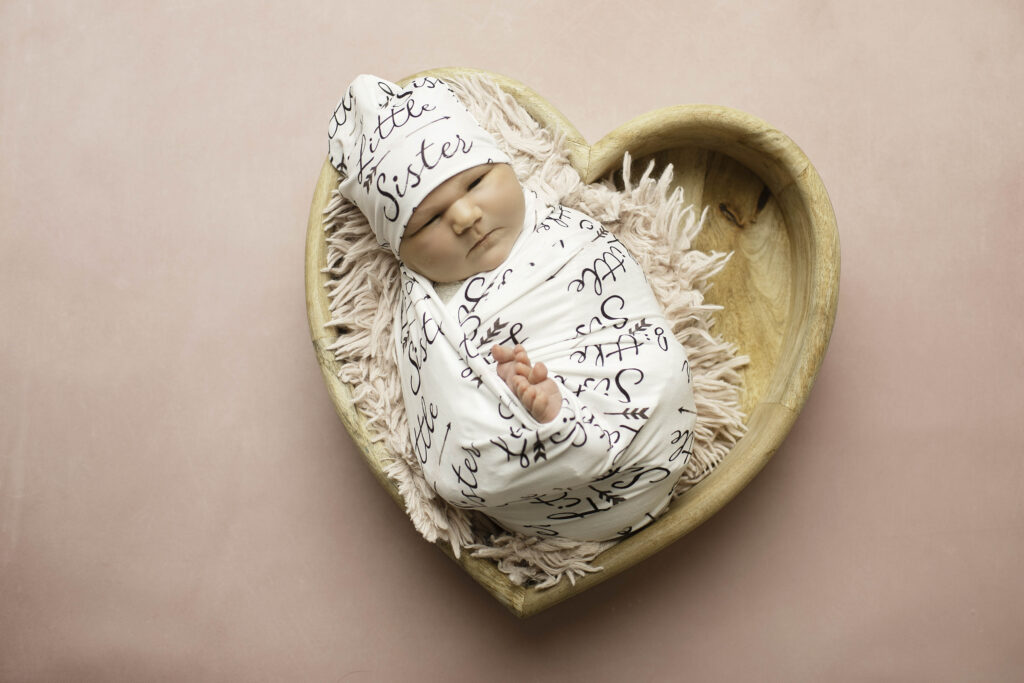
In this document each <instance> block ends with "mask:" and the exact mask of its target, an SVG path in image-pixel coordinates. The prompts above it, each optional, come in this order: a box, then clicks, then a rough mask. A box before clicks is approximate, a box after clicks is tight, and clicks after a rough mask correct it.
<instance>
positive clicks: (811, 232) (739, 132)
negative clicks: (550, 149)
mask: <svg viewBox="0 0 1024 683" xmlns="http://www.w3.org/2000/svg"><path fill="white" fill-rule="evenodd" d="M471 73H483V74H485V75H487V76H488V77H490V78H493V79H494V80H495V81H496V82H497V83H498V84H499V85H500V86H501V87H502V88H503V89H504V90H506V91H507V92H509V93H510V94H512V96H513V97H515V99H516V100H517V101H518V102H519V103H520V104H522V105H523V106H524V107H525V108H526V109H527V111H529V113H530V114H531V115H532V116H533V117H534V118H535V119H536V120H537V121H539V122H540V123H541V124H542V125H544V126H548V127H550V128H553V129H558V130H561V131H562V132H563V133H565V135H566V138H567V140H568V142H569V145H570V160H571V162H572V165H573V167H574V168H575V169H576V170H577V171H579V174H580V176H581V177H582V178H583V180H584V182H587V183H590V182H593V181H595V180H599V179H601V178H605V177H607V176H612V174H614V173H615V171H616V170H617V169H619V168H620V167H621V164H622V156H623V154H624V153H625V152H629V153H630V154H631V155H632V156H633V158H634V159H635V162H634V165H633V168H640V169H642V168H645V167H646V165H647V162H648V160H649V159H654V160H655V161H656V162H657V165H658V167H659V168H660V167H664V165H665V164H667V163H672V164H673V165H674V167H675V184H676V185H682V186H683V187H684V188H685V193H686V195H685V196H686V200H687V202H688V203H692V204H694V205H695V206H697V207H703V206H708V207H710V209H711V211H710V216H709V220H708V222H707V224H706V226H705V228H704V230H703V231H702V233H701V235H700V236H699V238H698V240H697V242H696V244H695V246H696V248H698V249H703V250H717V251H732V252H733V257H732V259H731V260H730V262H729V264H728V265H727V266H726V268H725V269H724V270H722V271H721V272H720V273H719V274H718V275H717V276H716V277H715V278H714V287H713V288H712V289H711V291H710V292H709V293H708V295H707V297H706V300H707V301H709V302H711V303H715V304H719V305H721V306H723V307H724V308H723V310H722V311H720V312H719V313H718V314H717V315H716V327H715V331H716V332H717V333H719V334H721V335H722V336H724V337H725V338H726V339H727V340H729V341H731V342H733V343H735V344H736V345H737V346H738V347H739V350H740V352H741V353H743V354H747V355H748V356H750V365H749V366H748V367H747V368H746V370H745V371H744V372H743V374H744V388H743V394H742V405H743V409H744V412H745V413H746V414H747V416H748V417H747V421H746V425H747V428H748V431H747V433H746V435H745V436H744V437H743V438H742V439H740V441H739V442H738V443H737V444H736V445H735V446H734V447H733V448H732V450H731V451H730V452H729V454H728V455H727V456H726V457H725V459H724V460H723V461H722V463H721V464H719V465H718V467H716V468H715V470H714V471H713V472H712V473H711V474H710V475H709V476H708V477H707V478H705V479H704V480H703V481H701V482H700V483H699V484H698V485H696V486H695V487H693V488H692V489H690V490H689V491H687V492H686V493H685V494H684V495H683V496H681V497H680V498H679V499H678V500H676V501H675V502H673V504H672V505H671V507H670V508H669V510H668V512H666V513H665V514H664V515H663V516H662V517H661V518H660V519H658V521H657V522H655V523H653V524H651V525H650V526H648V527H645V528H644V529H643V530H642V531H640V532H638V533H637V534H635V535H633V536H631V537H629V538H627V539H625V540H623V541H621V542H620V543H618V544H617V545H615V546H614V547H612V548H611V549H609V550H607V551H606V552H604V553H602V554H601V555H600V556H599V557H598V558H597V560H596V564H599V565H601V566H603V567H604V571H602V572H598V573H596V574H589V575H587V576H585V577H583V578H582V579H578V580H577V581H576V584H575V585H572V584H570V583H569V582H568V581H562V582H560V583H559V584H558V585H557V586H555V587H553V588H549V589H546V590H537V589H536V588H523V587H520V586H516V585H514V584H512V583H511V582H510V581H509V580H508V579H507V577H506V576H505V575H504V574H502V573H501V572H499V571H498V569H497V568H496V567H495V566H494V564H492V563H491V562H490V561H488V560H483V559H477V558H473V557H469V556H468V555H467V554H465V553H463V554H462V556H461V557H460V558H459V559H457V560H456V561H457V562H458V563H459V564H461V565H462V567H463V568H464V569H465V570H466V571H467V572H469V574H470V575H472V577H473V578H474V579H476V580H477V581H478V582H480V583H481V584H482V585H483V586H484V588H486V589H487V590H488V591H489V592H490V593H491V594H492V595H493V596H494V597H495V598H497V599H498V601H500V602H501V603H502V604H504V605H505V606H506V607H508V608H509V609H510V610H511V611H512V612H513V613H515V614H516V615H518V616H527V615H530V614H535V613H537V612H539V611H541V610H543V609H546V608H548V607H550V606H552V605H554V604H556V603H558V602H560V601H562V600H565V599H566V598H569V597H571V596H573V595H576V594H577V593H580V592H582V591H585V590H586V589H588V588H590V587H591V586H594V585H596V584H598V583H600V582H601V581H604V580H605V579H608V578H610V577H612V576H615V575H616V574H618V573H619V572H621V571H623V570H624V569H627V568H629V567H630V566H632V565H634V564H636V563H637V562H640V561H641V560H643V559H645V558H647V557H649V556H650V555H652V554H654V553H655V552H657V551H658V550H661V549H662V548H664V547H666V546H667V545H669V544H670V543H672V542H673V541H675V540H676V539H678V538H679V537H681V536H683V535H684V534H686V533H688V532H690V531H692V530H693V529H694V528H696V527H697V526H698V525H699V524H701V523H702V522H704V521H705V520H707V519H708V518H709V517H711V515H713V514H715V512H717V511H718V510H719V509H720V508H721V507H722V506H723V505H725V504H726V503H727V502H728V501H729V500H731V499H732V497H733V496H735V495H736V494H737V493H739V492H740V491H741V490H742V489H743V487H744V486H746V485H747V483H748V482H749V481H750V480H751V479H752V478H753V477H754V476H755V475H756V474H757V473H758V472H759V471H760V470H761V468H762V467H764V465H765V464H766V463H767V462H768V459H769V458H771V456H772V455H773V454H774V453H775V451H776V449H778V447H779V445H780V444H781V443H782V440H783V438H784V437H785V436H786V433H787V432H788V431H789V429H790V427H791V426H792V424H793V421H794V420H795V419H796V416H797V414H798V413H799V412H800V409H801V408H802V407H803V404H804V402H805V401H806V400H807V395H808V393H809V392H810V390H811V385H812V384H813V383H814V376H815V375H816V374H817V372H818V367H819V365H820V364H821V360H822V357H823V356H824V354H825V349H826V347H827V346H828V340H829V336H830V334H831V332H832V324H833V321H834V320H835V313H836V300H837V295H838V288H839V237H838V234H837V231H836V220H835V215H834V213H833V211H832V205H831V203H830V202H829V199H828V195H827V194H826V192H825V187H824V185H823V184H822V182H821V178H820V177H819V176H818V173H817V172H816V171H815V170H814V167H813V166H812V165H811V162H810V161H809V160H808V159H807V157H806V156H805V155H804V153H803V152H802V151H800V149H799V148H798V147H797V146H796V145H795V144H794V143H793V141H792V140H790V139H789V138H788V137H786V136H785V135H784V134H782V133H780V132H779V131H777V130H775V129H774V128H772V127H771V126H769V125H768V124H767V123H765V122H764V121H761V120H760V119H757V118H755V117H753V116H750V115H749V114H745V113H743V112H740V111H736V110H734V109H728V108H726V107H717V106H709V105H682V106H676V107H668V108H665V109H659V110H657V111H653V112H650V113H648V114H645V115H643V116H640V117H638V118H636V119H633V120H632V121H630V122H629V123H626V124H625V125H622V126H620V127H618V128H616V129H615V130H613V131H612V132H611V133H609V134H608V135H606V136H605V137H603V138H602V139H601V140H599V141H598V142H597V143H596V144H594V145H589V144H588V143H587V141H586V140H584V139H583V137H582V136H581V135H580V133H579V131H577V130H576V128H575V127H574V126H573V125H572V124H571V123H569V121H567V120H566V118H565V117H564V116H562V114H560V113H559V112H558V111H557V110H555V109H554V107H552V106H551V105H550V104H548V103H547V102H546V101H545V100H544V99H543V98H541V97H540V96H539V95H538V94H537V93H535V92H533V91H532V90H530V89H529V88H527V87H526V86H525V85H523V84H522V83H518V82H516V81H513V80H511V79H508V78H505V77H502V76H498V75H496V74H489V73H486V72H481V71H477V70H473V69H460V68H456V69H435V70H431V71H427V72H423V73H420V74H414V75H413V76H409V77H408V78H406V79H404V80H403V81H402V83H407V82H409V81H410V80H412V79H413V78H416V77H418V76H422V75H428V74H429V75H434V76H439V77H441V78H444V77H445V76H460V75H468V74H471ZM612 177H614V176H612ZM337 182H338V175H337V172H336V171H335V170H334V168H332V167H331V165H330V163H329V162H328V161H326V160H325V161H324V165H323V169H322V170H321V173H320V179H319V182H318V183H317V187H316V192H315V194H314V195H313V205H312V207H311V209H310V213H309V227H308V231H307V236H306V305H307V310H308V314H309V326H310V331H311V334H312V337H313V345H314V347H315V349H316V353H317V358H318V359H319V361H320V367H321V369H322V370H323V374H324V379H325V380H326V382H327V390H328V392H329V393H330V396H331V400H332V401H333V402H334V406H335V409H336V410H337V412H338V415H339V416H340V417H341V419H342V421H343V422H344V423H345V427H346V428H347V429H348V431H349V434H351V435H352V438H353V440H354V441H355V442H356V444H358V446H359V448H360V449H361V450H362V451H363V453H364V455H365V457H366V461H367V463H368V464H369V465H370V468H371V469H372V470H373V472H374V474H375V475H376V477H377V479H378V480H379V481H380V482H381V484H382V485H383V486H384V488H386V489H387V490H388V491H389V492H390V493H391V495H392V497H393V498H394V499H395V501H396V502H397V503H398V504H399V505H400V506H403V507H404V504H403V501H402V499H401V497H400V496H399V495H398V491H397V489H396V487H395V485H394V484H393V482H391V481H390V480H389V479H388V478H387V477H386V476H385V474H384V469H383V465H382V463H383V462H384V461H385V459H386V457H387V456H386V453H384V451H383V449H382V448H381V446H380V444H374V443H372V442H371V439H370V435H369V434H368V433H367V431H366V428H365V425H364V421H363V419H362V417H361V416H360V415H359V413H358V412H357V411H356V408H355V406H354V405H353V403H352V393H351V389H350V388H349V387H348V386H347V385H345V384H343V383H341V382H340V381H339V380H338V364H337V361H335V359H334V357H333V355H332V353H331V352H329V351H327V350H326V349H327V347H328V346H330V345H331V343H332V342H334V340H335V339H336V332H335V331H334V330H333V329H330V328H326V327H324V325H325V323H327V321H328V320H329V319H330V318H329V315H328V299H327V294H326V290H325V289H324V283H325V282H326V279H327V278H326V275H325V274H324V273H323V272H321V271H322V269H323V268H324V267H325V264H326V241H325V238H324V230H323V224H322V221H323V211H324V209H325V207H326V206H327V203H328V200H329V199H330V194H331V191H332V189H334V187H335V186H336V185H337ZM438 547H439V548H441V549H442V550H443V551H444V552H446V553H447V554H448V555H449V556H452V553H451V550H450V549H449V548H448V547H447V546H445V545H441V544H439V545H438Z"/></svg>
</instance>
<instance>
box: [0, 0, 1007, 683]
mask: <svg viewBox="0 0 1024 683" xmlns="http://www.w3.org/2000/svg"><path fill="white" fill-rule="evenodd" d="M427 5H430V6H431V7H432V9H426V6H427ZM893 5H894V4H893V3H871V4H865V3H841V2H834V3H819V2H810V1H807V2H797V1H789V2H781V3H773V8H772V9H753V8H745V7H739V6H735V5H732V4H730V3H709V2H703V3H677V2H662V3H653V2H644V1H642V0H630V1H629V2H623V3H596V2H595V3H583V2H579V3H552V2H548V3H535V4H534V3H530V4H526V3H501V4H499V3H489V2H455V1H448V2H438V3H422V2H398V1H394V2H391V3H388V4H387V5H386V7H385V8H383V9H379V7H380V5H378V4H374V3H369V2H362V3H341V2H334V3H313V2H304V3H301V2H300V3H280V4H279V5H277V6H275V7H267V6H264V5H263V4H259V5H257V4H254V3H242V2H237V3H231V2H219V3H214V4H213V5H212V6H211V5H210V3H207V2H200V1H198V0H183V1H180V2H174V3H163V4H162V6H160V7H151V6H150V4H149V3H133V2H89V3H39V2H28V1H13V0H8V1H7V2H3V3H0V320H2V324H0V348H2V352H0V678H2V679H3V680H14V681H21V680H69V679H75V680H121V679H123V680H129V679H130V680H151V679H161V678H166V679H178V680H216V679H220V680H243V679H248V680H261V679H266V680H270V679H275V680H302V681H314V680H316V681H328V680H334V681H338V680H345V681H363V680H366V681H397V680H423V681H435V680H436V681H443V680H495V681H504V680H508V681H523V680H546V679H550V680H560V681H572V680H588V681H595V680H616V679H619V680H621V679H626V680H636V681H663V680H672V679H676V678H678V679H686V680H744V679H746V680H751V679H756V680H787V681H799V680H808V681H816V680H864V679H884V680H892V679H903V680H930V681H936V680H949V681H962V680H986V681H988V680H1010V679H1013V678H1016V677H1017V676H1020V675H1021V673H1022V671H1024V635H1022V634H1024V582H1022V580H1021V571H1022V566H1024V563H1022V560H1024V503H1022V498H1024V458H1022V457H1021V456H1022V454H1024V419H1022V416H1021V412H1022V408H1024V388H1022V378H1024V372H1022V370H1024V363H1022V361H1021V351H1022V346H1024V344H1022V341H1024V323H1022V316H1021V310H1022V301H1024V278H1022V277H1021V275H1020V271H1021V265H1020V264H1021V258H1022V253H1024V228H1022V225H1021V222H1022V217H1024V171H1022V168H1024V166H1022V162H1021V159H1022V158H1024V127H1022V125H1021V114H1020V111H1021V108H1022V106H1024V90H1022V88H1021V83H1022V82H1024V51H1022V50H1021V49H1020V45H1019V40H1020V36H1021V33H1022V30H1024V9H1022V6H1021V4H1020V3H1019V2H1016V1H1007V2H991V1H988V2H985V1H978V2H973V3H935V2H919V3H899V4H898V6H896V7H894V6H893ZM375 8H378V9H375ZM447 65H466V66H475V67H479V68H483V69H488V70H492V71H497V72H499V73H503V74H506V75H509V76H512V77H514V78H517V79H519V80H521V81H523V82H525V83H527V84H529V85H531V86H532V87H533V88H534V89H536V90H537V91H538V92H540V93H541V94H542V95H544V96H546V97H547V98H548V99H550V101H551V102H552V103H553V104H554V105H555V106H557V107H558V108H560V109H561V111H562V112H564V113H565V115H566V116H567V117H568V118H569V119H570V120H572V121H573V122H575V123H576V125H577V126H578V127H579V129H580V130H581V132H582V133H583V134H584V135H585V136H586V137H587V138H588V139H590V140H592V141H594V140H596V139H597V138H599V137H600V136H601V135H603V134H604V133H606V132H607V131H609V130H611V129H612V128H613V127H614V126H616V125H617V124H619V123H621V122H624V121H626V120H628V119H629V118H631V117H633V116H636V115H638V114H641V113H643V112H646V111H648V110H650V109H653V108H656V107H661V106H666V105H672V104H681V103H695V102H706V103H715V104H724V105H729V106H732V107H736V108H739V109H743V110H746V111H749V112H751V113H753V114H756V115H758V116H760V117H762V118H764V119H766V120H768V121H769V122H771V123H772V124H774V125H775V126H777V127H778V128H780V129H781V130H783V131H785V132H787V133H788V134H789V135H791V136H792V137H793V138H794V139H795V140H796V141H797V143H798V144H800V145H801V147H802V148H803V149H804V151H806V152H807V154H808V155H809V156H810V158H811V159H812V161H813V162H814V164H815V165H816V166H817V169H818V171H819V172H820V173H821V175H822V177H823V179H824V181H825V184H826V186H827V187H828V189H829V192H830V194H831V197H832V201H833V204H834V206H835V211H836V215H837V217H838V220H839V228H840V236H841V240H842V256H843V271H842V284H841V294H840V300H839V314H838V319H837V322H836V327H835V331H834V334H833V338H832V346H831V348H830V350H829V353H828V356H827V357H826V359H825V363H824V365H823V367H822V369H821V372H820V375H819V377H818V382H817V385H816V387H815V389H814V392H813V393H812V395H811V398H810V400H809V402H808V403H807V406H806V408H805V410H804V412H803V414H802V415H801V416H800V418H799V420H798V421H797V423H796V426H795V427H794V429H793V431H792V432H791V433H790V436H789V438H788V439H787V440H786V442H785V443H784V444H783V447H782V448H781V450H780V451H779V452H778V454H777V455H776V456H775V458H774V459H773V460H772V462H771V463H770V464H769V466H768V467H767V468H766V469H765V471H764V472H763V473H762V474H761V475H760V476H759V477H758V478H757V479H756V480H755V481H754V482H753V484H751V486H750V487H749V488H748V489H747V490H746V491H745V492H743V493H742V494H741V495H740V496H739V497H738V498H737V499H736V500H735V501H734V502H733V503H732V504H730V505H729V506H728V507H727V508H725V510H724V511H723V512H722V513H720V514H719V515H718V516H716V517H715V518H713V519H712V520H711V521H710V522H708V523H707V524H706V525H704V526H703V527H701V528H700V529H698V530H697V531H696V532H695V533H693V534H692V535H690V536H688V537H686V538H684V539H683V540H681V541H679V542H678V543H676V544H675V545H673V546H672V547H671V548H669V549H668V550H666V551H664V552H662V553H661V554H659V555H657V556H655V557H654V558H652V559H651V560H649V561H647V562H645V563H643V564H641V565H640V566H638V567H636V568H634V569H633V570H631V571H629V572H627V573H626V574H623V575H621V576H619V577H617V578H615V579H613V580H611V581H608V582H607V583H605V584H602V585H601V586H599V587H598V588H596V589H594V590H592V591H590V592H588V593H586V594H584V595H582V596H580V597H577V598H575V599H573V600H572V601H570V602H568V603H566V604H564V605H562V606H560V607H557V608H555V609H552V610H550V611H549V612H546V613H543V614H541V615H539V616H538V617H535V618H532V619H530V620H527V621H522V622H521V621H517V620H516V619H514V618H513V617H512V616H510V615H509V614H507V613H506V612H505V611H504V610H503V608H501V607H500V606H499V605H498V604H497V603H496V602H494V601H493V600H492V599H491V598H490V597H489V596H488V595H487V594H486V593H485V592H484V591H483V590H482V589H480V588H479V587H478V586H477V585H476V584H475V583H473V582H472V581H471V580H470V579H469V578H468V577H467V576H465V575H464V574H463V573H462V572H461V571H460V570H459V569H458V568H457V567H456V566H455V565H453V564H452V563H451V562H450V561H449V560H447V559H446V558H445V557H443V556H442V555H441V553H439V552H438V551H437V550H436V549H434V548H432V547H431V546H430V545H428V544H427V543H426V542H424V541H422V540H421V539H420V538H419V537H418V536H417V534H416V532H415V531H414V530H413V529H412V527H411V525H410V524H409V523H408V522H407V520H406V518H405V517H404V516H403V514H402V513H401V511H399V510H398V509H397V508H396V507H395V506H394V504H393V503H392V502H391V501H390V500H389V499H388V497H387V496H386V495H385V494H384V492H383V491H382V490H381V489H380V488H379V487H378V485H377V484H376V483H375V482H374V480H373V478H372V477H371V475H370V473H369V471H368V470H367V468H366V467H365V466H364V465H363V464H362V462H361V461H360V459H359V457H358V456H357V453H356V452H355V450H354V448H353V446H352V444H351V442H350V441H349V439H348V437H347V436H346V434H345V431H344V429H343V428H342V426H341V423H340V422H339V420H338V419H337V418H336V416H335V414H334V411H333V408H332V406H331V403H330V401H329V399H328V396H327V393H326V390H325V388H324V386H323V382H322V379H321V376H320V371H319V369H318V367H317V364H316V359H315V357H314V354H313V351H312V347H311V344H310V341H309V337H308V333H307V328H306V319H305V312H304V302H303V275H302V265H303V239H304V229H305V223H306V216H307V211H308V208H309V202H310V198H311V196H312V191H313V186H314V183H315V180H316V177H317V174H318V172H319V169H320V165H321V163H322V161H323V159H324V157H325V154H326V125H327V119H328V117H329V115H330V112H331V111H332V109H333V107H334V105H335V103H336V101H337V99H338V97H339V96H340V94H341V92H342V90H343V89H344V87H345V86H346V85H347V84H348V82H349V81H350V80H351V79H352V77H354V76H355V75H356V74H359V73H361V72H372V73H377V74H380V75H383V76H388V77H392V78H399V77H401V76H404V75H407V74H411V73H413V72H416V71H419V70H422V69H425V68H429V67H435V66H447Z"/></svg>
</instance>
